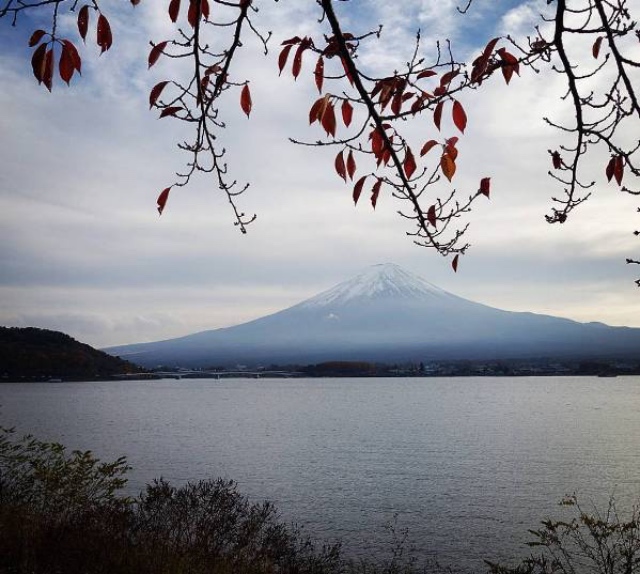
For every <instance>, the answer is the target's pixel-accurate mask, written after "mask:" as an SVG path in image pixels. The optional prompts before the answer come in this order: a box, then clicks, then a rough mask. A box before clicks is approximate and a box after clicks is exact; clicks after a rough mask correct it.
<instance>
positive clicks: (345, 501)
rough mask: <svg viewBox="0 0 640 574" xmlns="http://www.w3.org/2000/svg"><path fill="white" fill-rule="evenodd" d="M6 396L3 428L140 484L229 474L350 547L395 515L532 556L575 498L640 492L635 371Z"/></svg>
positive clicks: (455, 543) (485, 553) (500, 554)
mask: <svg viewBox="0 0 640 574" xmlns="http://www.w3.org/2000/svg"><path fill="white" fill-rule="evenodd" d="M0 405H1V406H0V424H3V425H16V426H17V427H18V429H19V430H20V431H23V432H30V433H33V434H35V435H37V436H38V437H39V438H42V439H46V440H57V441H60V442H62V443H64V444H65V445H67V446H68V447H69V448H72V449H76V448H78V449H91V450H93V451H95V452H96V453H97V454H98V456H100V457H101V458H103V459H113V458H115V457H117V456H120V455H122V454H125V455H127V457H128V459H129V462H130V464H131V465H132V466H133V470H132V471H131V474H130V477H131V478H130V488H131V489H132V490H133V491H138V490H139V489H140V488H142V486H143V485H144V483H145V482H148V481H150V480H151V479H153V478H154V477H158V476H163V477H165V478H166V479H168V480H170V481H172V482H176V483H180V482H185V481H188V480H197V479H200V478H205V477H216V476H225V477H229V478H233V479H234V480H236V481H237V482H238V483H239V485H240V490H241V491H242V492H243V493H245V494H248V495H250V496H251V497H254V498H259V499H263V498H268V499H270V500H273V501H274V502H276V503H277V505H278V506H279V508H280V510H281V512H282V514H283V517H284V518H285V519H287V520H295V521H296V522H298V523H299V524H300V525H303V526H304V530H305V532H307V533H309V534H312V535H314V536H319V537H323V538H325V539H331V540H332V539H335V538H341V539H342V540H343V541H344V543H345V549H346V551H347V552H348V553H352V554H354V555H363V554H371V553H377V552H379V550H380V548H381V547H383V546H384V544H386V543H388V542H389V540H390V537H389V534H388V532H386V531H385V525H388V524H390V523H391V522H393V520H394V516H397V528H398V529H400V530H402V529H404V528H407V529H408V530H409V532H410V536H409V540H410V545H413V546H415V548H416V551H417V553H418V554H419V555H420V556H421V557H427V556H437V557H438V558H439V559H441V561H442V562H444V563H447V562H454V563H459V564H464V565H466V566H479V565H480V564H481V563H480V560H481V559H483V558H488V559H497V558H505V557H509V556H515V555H522V554H523V553H526V548H524V546H523V542H524V541H525V540H526V539H527V535H526V531H527V529H528V528H533V527H535V526H536V525H537V523H538V522H539V521H540V520H541V519H543V518H544V517H545V516H547V515H549V514H553V515H554V516H555V515H558V513H559V512H560V510H561V509H560V508H559V507H558V506H557V504H556V503H557V502H558V501H559V500H560V498H561V497H562V496H563V495H564V494H566V493H573V492H577V493H578V494H579V495H580V497H581V499H582V500H584V501H587V502H588V501H590V500H593V501H594V502H597V503H600V504H601V503H603V502H604V501H606V500H607V498H608V496H609V495H610V494H611V493H614V494H615V495H616V498H617V499H618V500H619V502H620V505H621V506H623V505H624V504H628V503H629V502H630V501H631V500H635V499H636V498H637V497H638V496H640V464H639V463H640V449H638V445H639V444H640V378H639V377H618V378H614V379H598V378H588V377H580V378H579V377H565V378H559V377H546V378H514V379H510V378H457V379H456V378H453V379H446V378H442V379H437V378H435V379H429V378H426V379H419V378H416V379H295V380H280V379H278V380H276V379H273V380H267V379H259V380H255V379H251V380H242V379H235V380H182V381H173V380H172V381H153V382H113V383H63V384H45V383H43V384H22V385H21V384H2V385H0ZM462 555H464V556H465V557H467V558H468V560H466V561H465V562H461V560H460V556H462Z"/></svg>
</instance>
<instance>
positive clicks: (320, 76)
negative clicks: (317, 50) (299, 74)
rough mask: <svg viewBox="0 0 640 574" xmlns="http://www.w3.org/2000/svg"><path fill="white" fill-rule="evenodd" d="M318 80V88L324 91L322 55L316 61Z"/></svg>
mask: <svg viewBox="0 0 640 574" xmlns="http://www.w3.org/2000/svg"><path fill="white" fill-rule="evenodd" d="M313 75H314V76H315V80H316V88H318V92H319V93H320V94H321V93H322V83H323V82H324V58H323V57H322V56H320V57H319V58H318V61H317V62H316V69H315V70H314V71H313Z"/></svg>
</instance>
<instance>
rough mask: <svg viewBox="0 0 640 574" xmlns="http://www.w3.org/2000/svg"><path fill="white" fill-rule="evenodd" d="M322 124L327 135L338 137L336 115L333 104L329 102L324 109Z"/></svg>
mask: <svg viewBox="0 0 640 574" xmlns="http://www.w3.org/2000/svg"><path fill="white" fill-rule="evenodd" d="M320 123H321V124H322V127H323V128H324V131H326V132H327V135H331V136H335V135H336V114H335V110H334V108H333V104H332V103H331V102H328V104H327V105H326V107H325V108H324V112H323V114H322V118H320Z"/></svg>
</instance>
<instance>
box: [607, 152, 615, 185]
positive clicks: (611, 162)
mask: <svg viewBox="0 0 640 574" xmlns="http://www.w3.org/2000/svg"><path fill="white" fill-rule="evenodd" d="M615 168H616V156H615V155H614V156H612V157H611V159H610V160H609V163H608V164H607V169H606V174H607V181H611V178H612V177H613V171H614V170H615Z"/></svg>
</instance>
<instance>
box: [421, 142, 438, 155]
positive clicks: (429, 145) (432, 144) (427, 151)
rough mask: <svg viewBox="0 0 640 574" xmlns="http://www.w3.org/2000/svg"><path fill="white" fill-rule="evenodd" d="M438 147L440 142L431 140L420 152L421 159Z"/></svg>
mask: <svg viewBox="0 0 640 574" xmlns="http://www.w3.org/2000/svg"><path fill="white" fill-rule="evenodd" d="M437 145H438V142H437V141H436V140H429V141H428V142H427V143H425V144H424V145H423V146H422V149H421V150H420V157H422V156H423V155H426V154H427V153H429V151H430V150H431V149H433V148H434V147H435V146H437Z"/></svg>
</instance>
